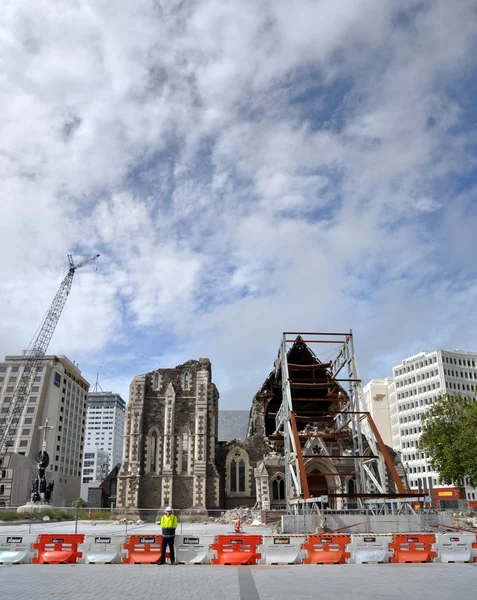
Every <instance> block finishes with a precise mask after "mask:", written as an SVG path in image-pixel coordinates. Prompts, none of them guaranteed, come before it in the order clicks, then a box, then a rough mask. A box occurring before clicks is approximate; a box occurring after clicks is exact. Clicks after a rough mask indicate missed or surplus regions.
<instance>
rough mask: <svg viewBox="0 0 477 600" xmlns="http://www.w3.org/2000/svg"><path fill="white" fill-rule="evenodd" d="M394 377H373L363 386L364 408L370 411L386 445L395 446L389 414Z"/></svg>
mask: <svg viewBox="0 0 477 600" xmlns="http://www.w3.org/2000/svg"><path fill="white" fill-rule="evenodd" d="M392 383H393V378H392V377H386V378H385V379H372V380H371V381H370V382H369V383H368V384H367V385H365V386H364V388H363V400H364V409H365V410H366V411H367V412H369V413H370V415H371V417H372V418H373V421H374V422H375V424H376V427H377V428H378V431H379V433H380V434H381V437H382V438H383V442H384V443H385V444H386V446H390V447H391V448H392V447H393V443H392V437H391V418H390V414H389V396H388V393H389V388H390V386H391V385H392Z"/></svg>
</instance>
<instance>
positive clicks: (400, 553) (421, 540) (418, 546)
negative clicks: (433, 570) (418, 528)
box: [389, 533, 437, 563]
mask: <svg viewBox="0 0 477 600" xmlns="http://www.w3.org/2000/svg"><path fill="white" fill-rule="evenodd" d="M393 537H394V540H393V543H392V544H389V548H390V549H391V550H394V556H393V557H391V559H390V562H392V563H428V562H432V559H433V558H435V557H436V556H437V553H436V552H433V551H432V544H434V543H435V541H436V536H435V535H434V534H433V533H396V534H394V536H393Z"/></svg>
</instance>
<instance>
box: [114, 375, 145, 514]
mask: <svg viewBox="0 0 477 600" xmlns="http://www.w3.org/2000/svg"><path fill="white" fill-rule="evenodd" d="M145 392H146V376H145V375H138V376H136V377H134V379H133V380H132V382H131V386H130V388H129V404H128V408H127V417H126V429H125V434H124V462H123V464H122V467H121V470H120V472H119V476H118V480H119V481H118V507H121V508H129V507H134V508H137V507H138V505H139V484H140V475H141V474H142V472H143V465H142V454H143V452H142V450H143V435H142V422H143V409H144V396H145Z"/></svg>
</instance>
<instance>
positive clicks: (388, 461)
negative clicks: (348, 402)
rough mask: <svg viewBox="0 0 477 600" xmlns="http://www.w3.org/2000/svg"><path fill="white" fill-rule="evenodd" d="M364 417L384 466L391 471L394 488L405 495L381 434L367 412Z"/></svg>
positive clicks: (404, 489)
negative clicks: (371, 431)
mask: <svg viewBox="0 0 477 600" xmlns="http://www.w3.org/2000/svg"><path fill="white" fill-rule="evenodd" d="M366 416H367V417H368V421H369V425H370V427H371V429H372V430H373V433H374V435H375V437H376V441H377V442H378V445H379V447H380V449H381V452H382V453H383V456H384V460H385V461H386V465H387V467H388V469H389V470H390V471H391V475H392V477H393V479H394V483H395V484H396V487H397V489H398V491H399V493H400V494H405V493H406V488H405V487H404V484H403V482H402V481H401V478H400V477H399V475H398V472H397V471H396V467H395V466H394V463H393V461H392V460H391V457H390V456H389V452H388V449H387V448H386V444H385V443H384V442H383V438H382V437H381V434H380V433H379V431H378V428H377V427H376V423H375V422H374V419H373V417H372V416H371V415H370V414H369V412H367V413H366Z"/></svg>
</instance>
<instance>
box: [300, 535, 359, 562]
mask: <svg viewBox="0 0 477 600" xmlns="http://www.w3.org/2000/svg"><path fill="white" fill-rule="evenodd" d="M350 542H351V536H350V534H349V533H330V534H326V533H318V534H313V535H307V536H306V543H305V544H303V550H306V551H307V557H306V558H304V559H303V564H305V565H338V564H343V563H345V562H346V559H347V558H349V557H350V553H349V552H346V546H347V545H348V544H349V543H350Z"/></svg>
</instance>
